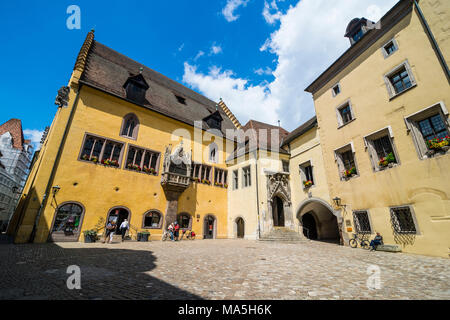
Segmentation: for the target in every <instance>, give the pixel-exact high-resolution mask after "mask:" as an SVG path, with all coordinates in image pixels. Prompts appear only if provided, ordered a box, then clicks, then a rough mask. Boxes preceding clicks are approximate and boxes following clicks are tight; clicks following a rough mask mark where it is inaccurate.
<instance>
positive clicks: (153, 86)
mask: <svg viewBox="0 0 450 320" xmlns="http://www.w3.org/2000/svg"><path fill="white" fill-rule="evenodd" d="M89 36H90V37H91V38H92V37H93V33H92V32H91V33H89V35H88V37H89ZM91 38H90V41H92V44H91V43H89V51H88V54H87V58H86V67H85V68H84V71H83V74H82V76H81V78H80V83H82V84H85V85H88V86H91V87H93V88H96V89H99V90H102V91H104V92H106V93H109V94H112V95H114V96H117V97H119V98H121V99H125V100H127V99H126V91H125V89H124V87H123V85H124V84H125V82H126V81H127V79H128V78H129V77H130V75H133V74H138V73H140V74H141V75H142V77H143V79H144V80H145V82H146V83H147V84H148V85H149V89H148V90H147V92H146V96H145V99H146V100H147V101H146V102H143V104H141V106H142V107H145V108H147V109H149V110H153V111H155V112H158V113H160V114H163V115H165V116H167V117H170V118H173V119H176V120H179V121H182V122H184V123H187V124H189V125H192V126H193V125H194V121H202V119H204V118H206V117H208V116H209V115H211V114H213V113H214V112H216V105H217V103H216V102H214V101H212V100H210V99H208V98H206V97H205V96H203V95H201V94H199V93H197V92H195V91H193V90H191V89H189V88H187V87H185V86H183V85H182V84H180V83H178V82H175V81H173V80H171V79H169V78H168V77H166V76H164V75H162V74H160V73H159V72H156V71H154V70H152V69H150V68H148V67H145V66H143V65H142V64H140V63H138V62H136V61H134V60H132V59H130V58H128V57H126V56H124V55H123V54H120V53H118V52H116V51H114V50H113V49H111V48H108V47H107V46H105V45H103V44H101V43H99V42H98V41H95V40H93V39H91ZM77 61H78V60H77ZM141 68H142V69H141ZM141 71H142V72H141ZM176 95H179V96H181V97H183V98H185V99H186V104H185V105H184V104H181V103H180V102H179V101H178V100H177V98H176ZM130 102H132V103H135V104H136V102H133V101H130ZM219 112H220V114H221V116H222V118H223V122H222V133H223V134H224V136H225V130H226V129H235V126H234V124H233V122H232V121H231V120H230V118H229V117H228V116H227V115H226V113H225V112H224V111H223V110H222V109H221V108H220V109H219ZM203 129H205V130H207V129H209V126H208V125H207V124H206V123H205V122H204V121H203Z"/></svg>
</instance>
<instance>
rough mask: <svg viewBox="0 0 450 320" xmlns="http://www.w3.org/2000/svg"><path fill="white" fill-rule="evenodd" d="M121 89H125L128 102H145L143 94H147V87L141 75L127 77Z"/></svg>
mask: <svg viewBox="0 0 450 320" xmlns="http://www.w3.org/2000/svg"><path fill="white" fill-rule="evenodd" d="M123 87H124V88H125V91H126V97H127V99H128V100H132V101H135V102H137V103H140V104H143V103H145V102H146V100H145V93H146V92H147V90H148V88H149V85H148V84H147V82H146V81H145V79H144V77H143V76H142V74H138V75H136V76H131V77H129V78H128V79H127V81H126V82H125V84H124V85H123Z"/></svg>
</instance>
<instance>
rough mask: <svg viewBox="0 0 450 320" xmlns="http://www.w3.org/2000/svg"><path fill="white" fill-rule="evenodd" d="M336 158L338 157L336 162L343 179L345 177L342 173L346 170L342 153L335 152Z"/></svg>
mask: <svg viewBox="0 0 450 320" xmlns="http://www.w3.org/2000/svg"><path fill="white" fill-rule="evenodd" d="M335 156H336V162H337V165H338V170H339V177H340V178H342V177H343V175H342V172H343V171H344V170H345V167H344V162H343V161H342V157H341V154H340V153H338V152H335Z"/></svg>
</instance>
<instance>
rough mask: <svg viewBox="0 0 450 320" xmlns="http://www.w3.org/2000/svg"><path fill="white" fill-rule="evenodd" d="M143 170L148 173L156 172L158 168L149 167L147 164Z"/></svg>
mask: <svg viewBox="0 0 450 320" xmlns="http://www.w3.org/2000/svg"><path fill="white" fill-rule="evenodd" d="M142 171H144V172H145V173H148V174H156V170H155V169H153V168H148V167H147V166H144V168H143V169H142Z"/></svg>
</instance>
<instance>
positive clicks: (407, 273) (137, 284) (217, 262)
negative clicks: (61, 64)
mask: <svg viewBox="0 0 450 320" xmlns="http://www.w3.org/2000/svg"><path fill="white" fill-rule="evenodd" d="M70 265H77V266H79V267H80V268H81V290H69V289H68V288H67V286H66V281H67V278H68V277H69V276H70V274H67V273H66V271H67V267H68V266H70ZM371 265H376V266H378V267H379V268H380V280H381V283H380V284H381V288H380V289H378V290H377V289H372V290H371V289H368V287H367V284H366V282H367V279H368V278H369V277H370V275H368V274H367V269H368V267H369V266H371ZM0 268H1V270H2V272H1V273H0V279H1V281H0V282H1V287H0V299H89V300H95V299H250V300H251V299H288V300H293V299H295V300H320V299H327V300H328V299H337V300H340V299H352V300H353V299H356V300H365V299H450V272H449V271H450V260H449V259H445V258H432V257H426V256H419V255H410V254H402V253H387V252H369V251H365V250H362V249H352V248H349V247H341V246H338V245H335V244H330V243H323V242H310V241H305V242H298V243H279V242H260V241H248V240H194V241H181V242H170V241H169V242H161V241H152V242H147V243H146V242H124V243H115V244H103V243H95V244H84V243H54V244H38V245H36V244H34V245H11V244H5V245H0Z"/></svg>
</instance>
